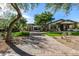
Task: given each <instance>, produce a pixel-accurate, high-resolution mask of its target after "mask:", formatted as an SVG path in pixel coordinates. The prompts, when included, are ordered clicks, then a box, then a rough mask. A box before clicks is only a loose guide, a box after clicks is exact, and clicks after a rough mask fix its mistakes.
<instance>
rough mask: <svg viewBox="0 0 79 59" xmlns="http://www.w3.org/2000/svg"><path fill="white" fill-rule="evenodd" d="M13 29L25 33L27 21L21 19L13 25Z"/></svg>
mask: <svg viewBox="0 0 79 59" xmlns="http://www.w3.org/2000/svg"><path fill="white" fill-rule="evenodd" d="M14 29H15V30H17V31H26V29H27V21H26V19H25V18H24V17H22V18H21V19H20V20H19V21H17V22H16V23H15V26H14Z"/></svg>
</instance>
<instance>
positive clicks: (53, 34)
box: [45, 32, 62, 36]
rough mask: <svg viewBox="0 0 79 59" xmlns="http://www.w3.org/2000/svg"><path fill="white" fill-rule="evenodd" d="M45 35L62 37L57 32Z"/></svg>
mask: <svg viewBox="0 0 79 59" xmlns="http://www.w3.org/2000/svg"><path fill="white" fill-rule="evenodd" d="M45 34H46V35H48V36H62V33H59V32H46V33H45Z"/></svg>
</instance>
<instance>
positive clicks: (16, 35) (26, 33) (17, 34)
mask: <svg viewBox="0 0 79 59" xmlns="http://www.w3.org/2000/svg"><path fill="white" fill-rule="evenodd" d="M12 35H13V36H14V37H19V36H29V35H30V33H29V32H13V33H12Z"/></svg>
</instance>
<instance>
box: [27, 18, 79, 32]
mask: <svg viewBox="0 0 79 59" xmlns="http://www.w3.org/2000/svg"><path fill="white" fill-rule="evenodd" d="M47 27H48V31H67V30H69V29H75V28H79V22H76V21H72V20H63V19H60V20H56V21H53V22H51V23H49V24H48V26H47ZM41 28H42V27H41V26H39V25H35V24H28V30H29V31H40V30H41Z"/></svg>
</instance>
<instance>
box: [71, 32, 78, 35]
mask: <svg viewBox="0 0 79 59" xmlns="http://www.w3.org/2000/svg"><path fill="white" fill-rule="evenodd" d="M71 35H75V36H79V32H72V33H71Z"/></svg>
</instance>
